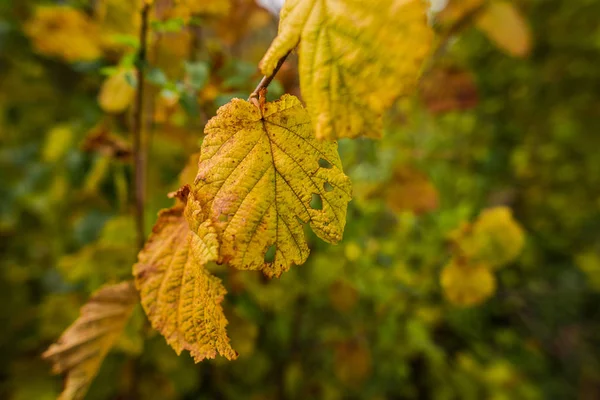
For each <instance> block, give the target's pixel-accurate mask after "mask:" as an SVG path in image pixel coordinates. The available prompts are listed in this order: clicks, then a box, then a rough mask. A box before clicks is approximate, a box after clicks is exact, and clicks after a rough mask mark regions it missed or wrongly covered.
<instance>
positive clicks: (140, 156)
mask: <svg viewBox="0 0 600 400" xmlns="http://www.w3.org/2000/svg"><path fill="white" fill-rule="evenodd" d="M150 7H151V4H150V2H148V1H145V2H144V6H143V8H142V11H141V17H142V25H141V28H140V37H139V39H140V47H139V50H138V55H137V62H136V68H137V76H138V82H137V92H136V98H135V109H134V114H133V124H132V125H133V126H132V134H133V158H134V191H135V229H136V235H137V245H138V249H139V250H141V249H142V248H143V247H144V242H145V241H146V238H145V226H144V208H145V207H144V206H145V202H146V148H145V143H144V138H143V136H144V132H143V125H144V123H143V113H144V110H143V108H144V84H145V65H146V52H147V46H148V43H147V36H148V16H149V13H150Z"/></svg>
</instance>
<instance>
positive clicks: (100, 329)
mask: <svg viewBox="0 0 600 400" xmlns="http://www.w3.org/2000/svg"><path fill="white" fill-rule="evenodd" d="M137 302H138V297H137V292H136V290H135V287H134V285H133V282H122V283H119V284H116V285H110V286H105V287H103V288H101V289H100V290H98V291H97V292H96V293H94V294H93V295H92V296H91V297H90V299H89V300H88V302H87V303H86V304H85V305H84V306H83V307H82V308H81V314H80V316H79V318H78V319H77V320H76V321H75V322H74V323H73V324H72V325H71V326H70V327H69V328H67V330H66V331H65V332H64V333H63V335H62V336H61V337H60V339H58V341H57V342H56V343H55V344H53V345H52V346H50V348H48V350H46V352H45V353H44V354H43V355H42V357H43V358H45V359H47V360H49V361H51V362H52V364H53V371H54V372H55V373H66V374H67V378H66V380H65V388H64V390H63V392H62V393H61V395H60V397H59V399H61V400H71V399H83V398H84V396H85V394H86V392H87V390H88V388H89V385H90V384H91V382H92V380H93V379H94V377H95V376H96V374H97V373H98V369H99V368H100V365H101V364H102V361H103V360H104V358H105V357H106V354H107V353H108V351H109V350H110V349H111V347H112V346H113V345H114V343H115V341H116V340H117V339H118V338H119V336H120V335H121V332H122V331H123V328H124V327H125V324H126V323H127V321H128V320H129V317H130V316H131V313H132V311H133V308H134V307H135V305H136V304H137Z"/></svg>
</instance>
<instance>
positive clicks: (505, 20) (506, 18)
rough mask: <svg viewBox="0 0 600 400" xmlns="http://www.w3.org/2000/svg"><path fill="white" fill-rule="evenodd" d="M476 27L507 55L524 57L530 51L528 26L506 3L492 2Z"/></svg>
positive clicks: (509, 4) (513, 8)
mask: <svg viewBox="0 0 600 400" xmlns="http://www.w3.org/2000/svg"><path fill="white" fill-rule="evenodd" d="M477 27H478V28H479V29H480V30H481V31H482V32H483V33H485V34H486V35H487V36H488V37H489V38H490V40H492V41H493V42H494V43H496V45H497V46H498V47H500V48H501V49H502V50H504V51H506V52H507V53H508V54H510V55H512V56H516V57H524V56H526V55H527V54H528V53H529V51H530V50H531V32H530V30H529V25H528V24H527V21H526V20H525V19H524V18H523V16H522V15H521V14H520V13H519V11H518V10H517V9H516V8H515V7H514V6H513V5H512V4H511V3H509V2H507V1H493V2H491V3H490V4H489V6H488V7H487V8H486V9H485V10H484V12H483V13H482V14H481V15H480V16H479V18H478V19H477Z"/></svg>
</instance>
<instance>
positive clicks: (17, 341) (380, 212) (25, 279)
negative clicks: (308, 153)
mask: <svg viewBox="0 0 600 400" xmlns="http://www.w3.org/2000/svg"><path fill="white" fill-rule="evenodd" d="M158 3H159V4H158V5H157V10H156V11H155V14H154V16H153V22H152V26H151V28H152V34H151V38H150V47H149V50H150V53H149V56H150V64H151V67H150V68H151V69H150V73H149V81H150V82H149V83H148V90H147V96H146V100H145V109H146V111H147V115H148V117H147V120H146V121H145V126H146V129H147V131H148V148H149V156H148V158H149V163H148V198H147V203H148V207H147V210H146V221H147V225H148V227H151V225H152V224H153V222H154V220H155V218H156V213H157V212H158V210H160V209H161V208H164V207H169V206H170V205H171V202H172V200H170V199H168V198H167V196H166V194H167V193H168V192H169V191H172V190H175V189H177V188H178V187H179V185H180V184H181V183H182V182H184V183H185V176H186V174H184V175H183V176H184V177H183V178H180V177H179V176H180V172H181V171H182V169H183V168H184V166H185V165H186V164H188V160H189V158H190V156H191V155H192V154H193V153H195V152H197V151H198V149H199V143H201V141H202V127H203V125H204V124H205V123H206V121H207V119H208V118H210V117H211V116H213V115H214V114H215V111H216V109H217V107H218V106H220V105H223V104H225V103H226V102H227V101H229V99H231V98H233V97H242V98H246V97H247V96H248V94H249V93H250V92H251V91H252V90H253V88H254V86H255V85H256V83H257V82H258V80H259V79H260V76H259V74H258V72H257V68H256V65H257V63H258V61H259V60H260V58H261V57H262V55H263V53H264V51H265V49H266V48H267V47H268V45H269V43H270V40H271V39H272V38H273V37H274V36H275V34H276V29H277V22H276V20H275V19H274V18H273V17H272V16H271V15H270V14H268V13H267V12H266V11H265V10H263V9H261V8H259V7H258V6H257V5H256V4H254V2H253V1H251V0H232V1H231V4H230V7H229V8H227V7H226V8H225V11H222V10H219V11H218V12H215V13H214V14H213V13H208V14H206V15H202V16H200V17H197V16H196V17H193V18H192V19H191V20H188V19H186V18H183V17H181V16H180V15H174V14H170V13H169V12H168V11H167V12H165V11H164V10H163V9H161V6H164V7H167V5H168V4H167V5H165V4H166V3H168V1H159V2H158ZM479 3H481V2H479ZM131 4H132V3H129V2H120V1H114V0H98V1H86V0H71V1H56V2H52V1H45V2H43V1H34V0H4V1H2V2H0V166H1V168H0V180H1V182H2V183H1V185H0V254H1V257H0V265H1V267H0V324H1V327H2V328H1V329H0V398H2V399H19V400H25V399H36V400H37V399H41V400H43V399H53V398H56V396H57V395H58V394H59V393H60V390H61V378H60V377H56V376H52V375H51V373H50V366H49V365H48V364H47V363H46V362H44V361H43V360H42V359H41V357H40V355H41V353H42V352H43V351H44V350H45V349H46V348H47V347H48V346H49V345H50V344H51V343H52V342H53V341H55V340H56V339H57V338H58V337H59V336H60V334H61V332H62V331H63V330H64V329H65V328H66V327H67V326H68V325H69V324H70V323H71V322H73V321H74V320H75V318H76V317H77V315H78V312H79V311H78V310H79V307H80V306H81V305H83V304H84V303H85V301H86V299H87V298H88V297H89V295H90V293H91V292H93V291H94V290H96V289H97V288H99V287H100V286H101V285H103V284H104V283H115V282H118V281H121V280H124V279H130V278H131V266H132V264H133V263H134V262H135V256H136V248H135V247H136V245H135V231H134V226H133V217H132V215H133V208H132V207H133V206H132V204H133V201H132V197H133V194H132V190H131V185H132V168H131V159H130V158H131V157H130V145H129V143H130V137H129V133H128V132H129V129H130V116H131V115H130V108H131V104H130V103H131V97H132V88H131V85H130V83H131V82H129V81H131V80H132V79H133V80H135V77H134V76H133V78H132V75H131V73H130V71H131V68H132V67H133V60H134V54H135V46H136V40H137V39H136V31H137V25H138V23H139V21H136V15H135V10H136V7H137V6H136V5H135V4H133V5H131ZM465 4H466V3H465ZM513 4H514V7H515V9H517V10H519V13H520V15H521V17H522V18H523V20H524V21H526V22H525V23H526V25H527V27H528V29H530V35H531V37H530V38H529V39H528V40H530V42H531V46H530V47H531V48H530V49H528V51H527V52H526V54H523V55H522V56H521V57H515V56H514V54H511V52H510V51H507V50H506V48H503V46H502V45H501V44H500V45H499V44H498V43H494V40H490V39H491V38H492V37H493V35H492V36H491V35H490V34H489V32H488V34H486V32H485V31H484V30H482V29H481V27H479V28H478V27H477V26H476V24H475V23H473V22H472V21H471V20H470V19H469V18H468V17H461V18H459V20H460V22H461V23H460V24H457V23H456V20H453V19H452V18H451V17H447V18H448V20H446V21H445V22H444V21H442V18H438V19H437V20H436V18H435V17H433V18H432V21H434V22H435V21H438V22H439V23H436V25H435V26H436V29H437V30H438V33H439V38H440V43H442V44H443V45H440V47H439V48H438V49H439V51H437V52H436V54H435V57H434V59H433V60H432V62H431V65H429V66H427V68H426V72H425V74H424V75H423V79H422V83H421V87H420V90H419V93H417V94H415V96H414V97H412V98H405V99H401V100H400V101H399V102H398V104H397V106H396V107H395V109H394V110H392V111H391V112H390V114H389V115H388V117H387V122H386V130H385V135H384V138H383V139H382V140H381V141H371V140H361V139H359V140H354V141H350V140H342V141H341V142H340V147H339V148H340V154H341V156H342V159H343V162H344V167H345V170H346V173H347V174H348V175H350V176H351V178H352V180H353V185H354V197H355V198H354V200H353V201H352V202H351V203H350V208H349V213H348V223H347V226H346V231H345V236H344V240H343V242H342V243H341V244H339V245H337V246H330V245H327V244H325V243H323V242H321V241H320V240H319V239H317V238H316V237H314V236H312V234H311V236H310V237H309V243H310V247H311V249H312V253H311V256H310V258H309V261H308V262H307V263H306V264H305V265H303V266H299V267H295V268H292V270H291V271H289V272H288V273H285V274H284V275H283V276H282V277H281V278H280V279H278V280H273V281H269V280H266V279H264V278H263V277H261V276H259V275H257V274H254V273H251V272H240V271H232V270H228V269H227V268H226V267H224V266H217V265H214V266H210V268H211V270H212V271H213V272H214V273H215V274H217V275H218V276H219V277H221V278H222V279H223V281H224V284H225V287H227V289H228V291H229V293H228V295H227V297H226V300H225V304H224V307H225V311H226V314H227V317H228V319H229V322H230V324H229V326H228V332H229V334H230V336H231V338H232V344H233V347H234V348H235V349H236V350H237V351H238V352H239V353H240V357H239V359H238V360H236V361H233V362H227V361H224V360H222V359H217V360H214V361H205V362H202V363H201V364H197V365H195V364H194V363H193V361H192V360H191V358H190V357H189V355H188V354H183V355H182V356H180V357H178V356H177V355H176V354H175V352H174V351H173V350H172V349H171V348H169V347H168V346H167V345H166V343H165V340H164V339H163V338H162V337H161V336H160V335H158V334H157V333H155V332H153V331H152V330H151V329H150V327H149V325H148V323H147V322H146V320H145V316H144V314H143V312H142V310H141V308H140V309H136V311H135V313H134V316H133V317H132V320H131V321H130V323H129V325H128V326H127V329H126V331H125V333H124V335H123V336H122V338H121V339H120V340H119V342H118V344H117V346H116V347H115V348H114V349H113V351H112V352H111V353H110V355H109V356H108V357H107V359H106V360H105V362H104V364H103V366H102V368H101V370H100V373H99V375H98V377H97V378H96V380H95V381H94V383H93V385H92V387H91V388H90V391H89V394H88V396H87V398H89V399H256V400H258V399H305V398H316V399H332V400H333V399H354V398H356V399H388V398H393V399H598V398H600V365H599V362H600V334H599V333H598V332H599V331H600V307H599V306H598V304H600V294H599V291H600V157H599V156H598V150H599V149H600V135H599V134H598V132H600V68H599V66H600V24H598V16H599V15H600V2H598V1H594V0H577V1H570V2H566V1H560V0H529V1H525V0H523V1H514V2H513ZM455 5H456V2H455ZM40 6H45V7H55V8H54V9H53V10H54V11H52V9H51V12H50V13H49V14H48V15H46V16H45V17H40V15H41V14H39V7H40ZM57 6H60V7H59V9H58V11H57V9H56V7H57ZM164 7H163V8H164ZM65 8H68V9H69V10H71V11H65ZM459 11H460V10H459ZM73 12H75V13H76V14H77V15H76V16H74V15H73ZM442 13H443V11H442ZM441 15H446V16H447V15H448V12H447V11H446V14H441ZM44 18H46V20H44ZM440 21H442V22H440ZM448 21H449V22H448ZM506 23H507V24H508V22H506ZM444 38H445V39H444ZM516 40H518V38H517V39H516ZM521 40H523V38H521ZM115 76H120V77H121V78H119V79H121V80H120V81H119V80H118V79H117V78H115V79H114V80H113V86H116V89H115V87H113V89H107V87H106V86H107V83H106V81H107V80H108V79H111V78H113V77H115ZM127 85H129V88H128V86H127ZM103 91H105V92H103ZM284 91H285V92H291V93H294V94H299V89H298V78H297V70H296V58H295V56H292V57H291V59H290V60H289V61H288V62H287V63H286V64H285V65H284V67H283V68H282V71H281V72H280V74H279V75H278V77H277V80H276V81H275V82H274V83H273V85H272V86H271V87H270V91H269V95H270V96H271V97H272V98H277V97H279V95H281V94H282V93H283V92H284ZM99 93H104V94H103V95H100V101H99V97H98V96H99ZM194 162H195V160H192V163H191V165H193V164H194ZM191 168H192V169H193V166H192V167H191ZM189 174H190V172H189V171H188V175H189ZM193 175H194V172H193V171H192V172H191V176H193ZM486 210H487V211H486ZM148 230H149V229H148ZM473 249H475V250H473ZM472 252H475V253H476V254H471V253H472ZM500 259H502V261H501V262H500V261H498V260H500ZM497 261H498V262H497ZM496 264H498V265H496ZM461 274H462V275H461ZM444 276H445V278H444Z"/></svg>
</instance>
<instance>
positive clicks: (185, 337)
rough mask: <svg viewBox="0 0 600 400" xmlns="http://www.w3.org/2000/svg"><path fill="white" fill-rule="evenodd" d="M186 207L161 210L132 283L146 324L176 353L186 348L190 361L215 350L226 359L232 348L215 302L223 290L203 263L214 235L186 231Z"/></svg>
mask: <svg viewBox="0 0 600 400" xmlns="http://www.w3.org/2000/svg"><path fill="white" fill-rule="evenodd" d="M190 208H193V205H189V204H188V206H187V207H186V206H184V204H178V205H176V206H175V207H173V208H171V209H168V210H163V211H161V213H160V214H159V217H158V221H157V222H156V225H155V226H154V228H153V233H152V235H151V236H150V238H149V239H148V242H147V243H146V245H145V247H144V249H143V250H142V251H141V252H140V254H139V255H138V263H137V264H136V265H134V267H133V273H134V276H135V284H136V286H137V288H138V290H139V291H140V296H141V299H142V306H143V307H144V310H145V311H146V314H147V315H148V318H149V320H150V322H151V324H152V327H153V328H154V329H156V330H158V331H159V332H160V333H161V334H162V335H163V336H164V337H165V339H166V340H167V343H168V344H169V345H170V346H171V347H173V348H174V349H175V351H176V352H177V354H181V351H182V350H188V351H189V352H190V354H191V355H192V357H193V358H194V360H195V361H196V362H199V361H202V360H203V359H205V358H215V356H216V355H217V353H219V354H221V355H222V356H224V357H226V358H228V359H230V360H231V359H234V358H236V357H237V353H236V352H235V351H234V350H233V349H232V348H231V346H230V344H229V338H228V337H227V332H226V329H225V327H226V325H227V319H226V318H225V314H224V313H223V308H222V307H221V302H222V301H223V298H224V296H225V294H226V293H227V292H226V290H225V288H224V287H223V284H222V283H221V280H220V279H219V278H217V277H215V276H213V275H211V274H210V273H209V272H208V271H207V270H206V268H205V263H206V262H207V260H210V259H215V258H216V254H217V249H218V243H217V242H216V236H215V235H214V234H210V233H208V234H206V235H205V236H204V237H203V238H202V239H200V238H199V237H197V236H196V235H194V233H193V232H192V231H190V229H189V227H188V224H187V222H186V220H185V218H184V216H183V215H184V213H186V212H189V209H190ZM205 230H207V231H209V229H208V228H206V227H205Z"/></svg>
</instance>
